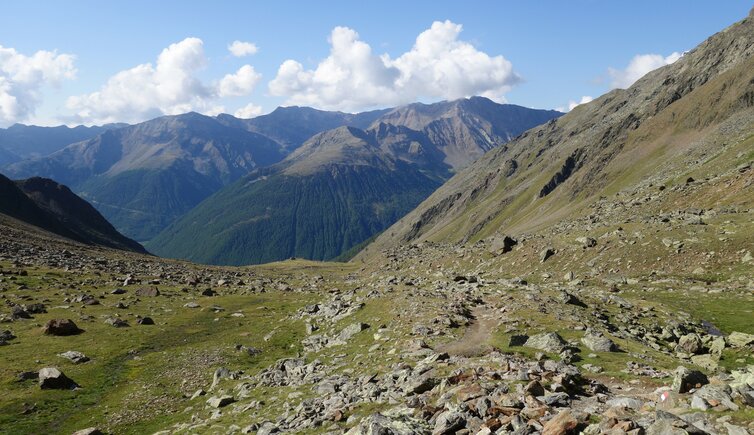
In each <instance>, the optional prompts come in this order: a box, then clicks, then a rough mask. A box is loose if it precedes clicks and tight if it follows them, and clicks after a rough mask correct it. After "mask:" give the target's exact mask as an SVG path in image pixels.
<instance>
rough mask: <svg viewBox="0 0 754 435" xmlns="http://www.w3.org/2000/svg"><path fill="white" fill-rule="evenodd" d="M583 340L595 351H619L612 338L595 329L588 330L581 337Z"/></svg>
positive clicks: (585, 344)
mask: <svg viewBox="0 0 754 435" xmlns="http://www.w3.org/2000/svg"><path fill="white" fill-rule="evenodd" d="M581 342H582V343H584V346H586V347H588V348H589V349H590V350H591V351H593V352H617V351H618V346H617V345H616V344H615V343H614V342H613V341H612V340H610V339H609V338H607V337H605V336H604V335H603V334H601V333H599V332H595V331H587V332H586V334H584V336H583V337H582V338H581Z"/></svg>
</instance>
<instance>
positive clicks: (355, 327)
mask: <svg viewBox="0 0 754 435" xmlns="http://www.w3.org/2000/svg"><path fill="white" fill-rule="evenodd" d="M367 328H369V325H367V324H366V323H361V322H356V323H352V324H350V325H348V326H346V327H345V328H344V329H343V330H342V331H340V334H338V340H339V341H348V340H350V339H351V337H353V336H354V335H356V334H358V333H359V332H361V331H363V330H365V329H367Z"/></svg>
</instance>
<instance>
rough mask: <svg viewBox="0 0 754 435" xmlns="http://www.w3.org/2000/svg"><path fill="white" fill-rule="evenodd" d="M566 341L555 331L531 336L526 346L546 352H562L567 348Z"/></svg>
mask: <svg viewBox="0 0 754 435" xmlns="http://www.w3.org/2000/svg"><path fill="white" fill-rule="evenodd" d="M565 345H566V342H565V340H563V338H562V337H561V336H560V335H558V334H557V333H555V332H545V333H542V334H537V335H533V336H531V337H529V338H528V339H527V340H526V343H524V346H526V347H531V348H534V349H539V350H543V351H545V352H554V353H560V352H561V351H562V350H563V348H565Z"/></svg>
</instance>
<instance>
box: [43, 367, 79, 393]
mask: <svg viewBox="0 0 754 435" xmlns="http://www.w3.org/2000/svg"><path fill="white" fill-rule="evenodd" d="M76 387H78V385H77V384H76V383H75V382H73V380H71V379H70V378H69V377H68V376H66V375H64V374H63V372H61V371H60V370H58V369H57V368H55V367H45V368H43V369H42V370H40V371H39V388H41V389H43V390H72V389H74V388H76Z"/></svg>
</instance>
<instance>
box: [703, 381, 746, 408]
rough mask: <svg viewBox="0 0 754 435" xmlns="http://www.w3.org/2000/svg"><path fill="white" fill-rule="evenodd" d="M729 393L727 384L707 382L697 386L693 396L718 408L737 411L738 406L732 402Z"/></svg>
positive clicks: (729, 389)
mask: <svg viewBox="0 0 754 435" xmlns="http://www.w3.org/2000/svg"><path fill="white" fill-rule="evenodd" d="M730 395H731V388H730V386H728V385H724V384H723V385H713V384H707V385H705V386H703V387H701V388H699V389H698V390H697V391H696V392H695V393H694V396H693V397H694V398H701V399H704V401H705V402H706V403H708V404H709V405H711V406H712V407H714V408H716V409H718V410H731V411H738V408H739V407H738V405H736V404H735V403H733V399H732V398H731V396H730ZM692 406H693V404H692Z"/></svg>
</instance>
